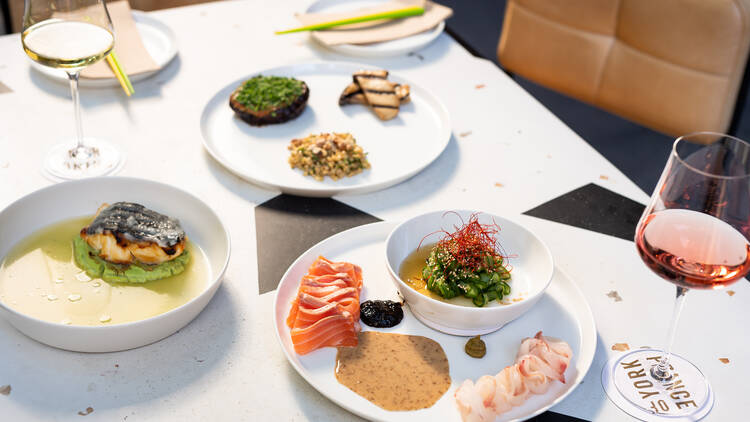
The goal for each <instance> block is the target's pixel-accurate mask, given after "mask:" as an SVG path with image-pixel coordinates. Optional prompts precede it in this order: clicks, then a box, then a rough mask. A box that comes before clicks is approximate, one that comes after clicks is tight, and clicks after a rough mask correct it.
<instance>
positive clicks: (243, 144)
mask: <svg viewBox="0 0 750 422" xmlns="http://www.w3.org/2000/svg"><path fill="white" fill-rule="evenodd" d="M368 68H372V66H366V65H360V64H355V63H341V62H331V63H307V64H297V65H289V66H281V67H276V68H272V69H263V70H260V71H258V72H253V73H251V74H248V75H247V76H245V77H243V78H242V79H239V80H236V81H234V82H232V83H230V84H229V85H227V86H225V87H224V88H222V89H221V90H219V92H218V93H216V95H214V96H213V98H211V99H210V100H209V102H208V104H207V105H206V107H205V108H204V110H203V115H202V116H201V132H202V134H203V145H204V146H205V147H206V149H207V150H208V152H209V153H210V154H211V155H212V156H213V157H214V158H215V159H216V160H217V161H218V162H219V163H221V164H222V165H224V166H225V167H226V168H228V169H229V170H231V171H232V172H234V173H236V174H237V175H238V176H240V177H242V178H244V179H246V180H248V181H250V182H253V183H256V184H258V185H260V186H264V187H267V188H270V189H275V190H281V191H282V192H284V193H290V194H294V195H302V196H317V197H326V196H333V195H338V194H342V193H363V192H369V191H374V190H377V189H382V188H385V187H387V186H391V185H394V184H396V183H399V182H401V181H402V180H405V179H407V178H409V177H411V176H413V175H414V174H416V173H417V172H419V171H420V170H422V169H423V168H425V167H426V166H427V165H428V164H430V163H431V162H432V161H433V160H435V159H436V158H437V157H438V156H439V155H440V154H441V153H442V152H443V150H444V149H445V147H446V146H447V145H448V142H449V141H450V137H451V125H450V118H449V116H448V111H447V109H446V108H445V106H444V105H443V104H442V103H441V102H440V100H438V99H437V98H436V97H435V96H434V95H433V94H431V93H430V92H428V91H427V90H425V89H424V88H422V87H421V86H419V85H417V84H415V83H413V82H410V81H408V80H406V79H404V78H402V77H400V76H398V75H394V74H391V75H389V77H388V79H389V80H390V81H393V82H397V83H400V84H409V85H410V86H411V95H410V96H411V101H410V102H409V103H406V104H404V105H403V106H402V107H401V111H400V112H399V114H398V116H397V117H396V118H394V119H392V120H389V121H386V122H383V121H381V120H380V119H378V118H377V117H376V116H375V114H374V113H373V112H372V111H371V110H370V109H369V108H368V107H367V106H364V105H358V104H352V105H347V106H343V107H342V106H339V104H338V100H339V95H340V94H341V91H343V89H344V88H345V87H346V86H347V85H348V84H349V83H350V82H351V81H352V73H353V72H355V71H357V70H359V69H368ZM259 74H260V75H268V76H292V77H295V78H297V79H299V80H303V81H305V82H306V83H307V85H308V86H309V87H310V99H309V100H308V103H307V107H306V108H305V110H304V111H303V112H302V114H301V115H300V116H299V117H297V118H296V119H293V120H290V121H288V122H285V123H280V124H273V125H266V126H262V127H256V126H250V125H249V124H247V123H245V122H244V121H243V120H241V119H240V118H238V117H236V116H235V114H234V112H233V111H232V109H231V108H230V107H229V95H230V94H231V93H232V91H234V90H235V89H236V88H237V87H238V86H240V84H242V82H244V81H245V80H247V79H249V78H251V77H253V76H256V75H259ZM322 132H349V133H351V134H352V135H353V136H354V138H355V139H356V140H357V144H358V145H361V146H362V149H363V150H364V151H365V152H366V153H367V159H368V161H369V162H370V164H371V166H372V167H371V168H370V169H368V170H365V171H363V172H362V173H360V174H358V175H355V176H353V177H344V178H342V179H339V180H332V179H331V178H329V177H326V178H325V179H324V180H323V181H318V180H315V179H314V178H312V177H310V176H305V175H304V174H303V173H302V171H301V170H299V169H292V168H291V167H290V166H289V163H288V159H289V151H288V150H287V146H288V145H289V141H291V140H292V139H294V138H302V137H305V136H307V135H310V134H318V133H322Z"/></svg>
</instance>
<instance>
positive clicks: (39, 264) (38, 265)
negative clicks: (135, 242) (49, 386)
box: [0, 217, 210, 326]
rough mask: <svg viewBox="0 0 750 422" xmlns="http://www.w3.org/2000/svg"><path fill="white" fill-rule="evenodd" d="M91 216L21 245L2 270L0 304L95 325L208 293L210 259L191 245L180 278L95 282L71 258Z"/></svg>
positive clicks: (144, 314)
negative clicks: (140, 282)
mask: <svg viewBox="0 0 750 422" xmlns="http://www.w3.org/2000/svg"><path fill="white" fill-rule="evenodd" d="M92 218H93V217H80V218H74V219H70V220H66V221H63V222H60V223H56V224H53V225H51V226H48V227H46V228H43V229H41V230H39V231H37V232H35V233H34V234H32V235H31V236H29V237H27V238H26V239H24V240H22V241H21V242H19V243H18V244H17V245H16V246H15V247H14V248H13V249H12V250H11V251H10V253H9V254H8V255H7V256H6V257H5V259H4V260H3V262H2V265H1V266H0V301H1V302H3V303H4V304H5V305H6V306H8V307H10V308H12V309H14V310H16V311H18V312H21V313H23V314H25V315H29V316H32V317H35V318H39V319H42V320H45V321H50V322H57V323H62V324H73V325H88V326H97V325H109V324H119V323H125V322H131V321H139V320H143V319H146V318H150V317H153V316H156V315H159V314H163V313H164V312H167V311H170V310H172V309H174V308H177V307H179V306H181V305H183V304H185V303H187V302H189V301H190V300H191V299H193V298H194V297H196V296H198V295H199V294H200V293H201V292H202V291H203V290H204V289H205V287H206V285H207V283H208V280H209V275H210V269H209V265H208V261H207V258H206V256H205V254H204V253H203V251H202V250H201V249H200V248H199V247H198V246H197V245H195V244H193V243H192V242H189V241H188V243H187V250H188V251H189V252H190V254H191V259H190V263H189V264H188V267H187V269H185V271H184V272H182V273H180V274H178V275H176V276H172V277H168V278H164V279H161V280H156V281H150V282H147V283H143V284H128V283H109V282H106V281H104V280H101V279H96V278H95V279H91V278H90V277H88V276H87V275H86V273H85V272H84V271H82V270H81V269H80V268H78V266H77V265H76V264H75V261H74V260H73V243H72V239H73V238H74V237H75V236H78V233H79V232H80V230H81V228H83V227H85V226H86V225H88V223H89V222H90V221H91V219H92Z"/></svg>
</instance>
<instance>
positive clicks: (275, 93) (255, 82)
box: [235, 75, 304, 111]
mask: <svg viewBox="0 0 750 422" xmlns="http://www.w3.org/2000/svg"><path fill="white" fill-rule="evenodd" d="M303 91H304V88H303V85H302V81H298V80H296V79H293V78H284V77H280V76H262V75H258V76H256V77H254V78H252V79H249V80H247V81H245V83H244V84H242V88H241V89H240V91H239V92H238V93H237V96H236V97H235V100H236V101H237V102H239V103H240V104H242V105H244V106H245V107H247V108H249V109H251V110H253V111H260V110H268V109H272V108H282V107H286V106H288V105H289V104H291V103H293V102H294V100H296V99H297V98H299V96H300V95H302V92H303Z"/></svg>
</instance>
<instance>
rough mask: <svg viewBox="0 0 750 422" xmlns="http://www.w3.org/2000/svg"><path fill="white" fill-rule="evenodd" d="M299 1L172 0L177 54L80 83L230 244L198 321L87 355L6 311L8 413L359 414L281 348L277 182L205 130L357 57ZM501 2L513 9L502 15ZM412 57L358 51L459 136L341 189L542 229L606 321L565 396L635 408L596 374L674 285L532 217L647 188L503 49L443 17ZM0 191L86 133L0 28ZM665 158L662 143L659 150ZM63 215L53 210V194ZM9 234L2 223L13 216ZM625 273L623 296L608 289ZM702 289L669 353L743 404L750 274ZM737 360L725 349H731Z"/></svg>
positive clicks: (35, 173) (382, 211)
mask: <svg viewBox="0 0 750 422" xmlns="http://www.w3.org/2000/svg"><path fill="white" fill-rule="evenodd" d="M306 3H307V2H306V1H304V0H294V1H273V2H270V1H260V0H248V1H228V2H218V3H209V4H204V5H198V6H191V7H186V8H178V9H171V10H164V11H159V12H153V13H151V16H153V17H155V18H157V19H159V20H161V21H163V22H164V23H165V24H167V25H168V26H169V27H171V28H172V29H173V30H174V32H175V33H176V35H177V40H178V42H179V56H178V58H177V59H176V60H175V61H174V62H172V63H171V64H170V65H169V66H168V67H167V68H166V69H164V70H163V71H162V72H161V73H159V74H157V75H156V76H154V77H153V78H151V79H148V80H146V81H143V82H141V83H138V84H137V85H136V87H135V88H136V91H137V92H136V95H135V96H134V97H132V98H130V99H126V98H124V96H123V94H122V92H121V90H120V88H119V87H118V88H104V89H83V91H82V104H83V109H84V111H83V112H84V129H85V131H86V132H87V134H90V135H93V136H101V137H107V138H108V139H110V140H111V141H113V142H114V143H116V144H117V145H118V146H119V147H120V148H121V150H123V151H124V152H125V153H126V154H127V163H126V165H125V167H124V169H123V170H122V172H121V173H120V174H121V175H126V176H134V177H143V178H149V179H153V180H157V181H161V182H165V183H169V184H172V185H175V186H177V187H180V188H183V189H185V190H188V191H190V192H192V193H194V194H197V195H199V196H200V197H202V198H204V199H205V200H206V201H207V202H208V203H209V205H211V206H212V207H213V208H214V209H215V210H216V211H217V212H218V214H219V216H220V217H221V218H222V219H223V221H224V222H225V224H226V226H227V227H228V229H229V231H230V233H231V237H232V244H233V251H232V252H233V256H232V260H231V262H230V265H229V268H228V271H227V273H226V278H225V280H224V284H223V286H222V287H221V288H220V289H219V291H218V293H217V294H216V296H215V297H214V299H213V300H212V301H211V303H210V304H209V305H208V307H207V308H206V309H205V311H204V312H203V313H201V314H200V315H199V316H198V317H197V318H196V319H195V320H194V321H193V322H192V323H190V324H189V325H188V326H187V327H185V328H183V329H182V330H180V331H179V332H178V333H176V334H174V335H172V336H171V337H168V338H166V339H164V340H162V341H160V342H157V343H155V344H153V345H150V346H146V347H142V348H139V349H136V350H130V351H125V352H118V353H105V354H81V353H71V352H66V351H62V350H57V349H53V348H50V347H47V346H44V345H42V344H39V343H37V342H35V341H33V340H31V339H29V338H27V337H25V336H24V335H22V334H20V333H19V332H17V331H16V330H15V329H13V328H12V327H11V326H10V325H8V324H7V323H6V322H5V321H0V385H10V386H11V388H12V390H11V392H10V394H9V395H7V396H6V395H0V420H2V421H20V420H31V421H37V420H38V421H50V420H79V418H81V416H79V415H78V412H79V411H83V410H85V409H86V408H88V407H91V408H93V410H94V411H93V412H92V413H91V414H89V415H88V416H86V418H87V419H86V420H87V421H114V420H121V421H122V420H126V419H127V420H159V421H172V420H173V421H183V420H207V421H209V420H210V421H213V420H279V421H287V420H300V421H304V420H316V421H337V420H340V421H344V420H353V419H356V416H354V415H352V414H350V413H348V412H347V411H345V410H343V409H341V408H339V407H337V406H336V405H335V404H333V403H332V402H331V401H329V400H328V399H326V398H325V397H323V396H322V395H320V394H319V393H318V392H316V391H315V390H314V389H313V388H312V387H311V386H309V385H308V384H307V383H306V382H305V381H304V380H303V379H302V378H301V377H300V376H299V375H297V373H296V372H295V371H294V369H293V368H292V367H291V366H290V365H289V364H288V363H287V361H286V359H285V357H284V355H283V353H282V351H281V348H280V346H279V344H278V343H277V341H276V338H275V335H274V333H273V328H272V316H271V311H272V303H273V300H274V294H273V293H266V294H263V295H259V294H258V276H257V258H256V239H255V231H254V212H253V210H254V207H255V206H256V205H258V204H260V203H262V202H264V201H266V200H268V199H270V198H272V197H274V196H276V195H277V194H278V192H273V191H268V190H264V189H262V188H259V187H256V186H253V185H252V184H249V183H247V182H245V181H242V180H241V179H239V178H237V177H235V176H234V175H232V174H231V173H229V172H228V171H226V170H225V169H224V168H223V167H221V166H220V165H219V164H217V163H216V162H215V161H213V160H212V159H211V158H210V157H209V155H208V154H207V153H206V151H204V149H203V147H202V145H201V134H200V130H199V116H200V113H201V111H202V109H203V107H204V105H205V103H206V102H207V100H208V99H209V98H210V97H211V96H212V95H213V94H214V93H215V92H216V91H217V90H218V89H220V88H221V87H223V86H224V85H225V84H226V83H228V81H233V80H236V79H238V78H240V77H242V76H244V75H248V74H251V73H253V72H254V71H257V70H260V69H263V68H266V67H271V66H277V65H282V64H288V63H299V62H306V61H319V60H346V61H360V62H363V60H360V59H353V58H348V57H343V56H339V55H335V54H332V53H330V52H327V51H325V50H323V49H322V48H320V47H317V46H315V45H314V44H312V43H311V42H310V41H309V40H308V35H306V34H295V35H289V36H284V37H280V36H274V35H273V34H272V30H273V29H279V28H283V27H287V26H290V25H292V24H294V19H293V17H292V16H293V13H294V12H296V11H301V10H304V8H305V6H306ZM498 19H500V18H499V17H498ZM419 55H420V56H421V58H420V57H417V56H415V55H411V56H406V55H405V56H401V57H395V58H388V59H379V60H369V61H364V62H365V63H369V64H372V65H377V66H381V67H383V68H387V69H390V70H392V71H393V72H397V73H399V74H402V75H404V76H405V77H408V78H409V79H412V80H415V81H419V83H420V84H422V86H424V87H425V88H427V89H429V90H431V91H432V92H434V93H435V95H437V96H438V97H439V98H441V99H442V101H443V102H444V103H445V104H446V106H447V107H448V110H449V112H450V114H451V119H452V125H453V133H454V136H453V139H452V140H451V142H450V144H449V146H448V148H447V150H446V151H445V152H444V153H443V154H442V155H441V156H440V157H439V158H438V159H437V161H436V162H434V163H433V164H432V165H430V166H429V167H428V168H427V169H425V170H424V171H423V172H422V173H420V174H418V175H417V176H415V177H414V178H412V179H410V180H408V181H406V182H404V183H401V184H399V185H397V186H394V187H391V188H389V189H386V190H383V191H380V192H376V193H372V194H366V195H360V196H342V197H337V198H336V199H338V200H339V201H342V202H344V203H346V204H349V205H351V206H353V207H356V208H358V209H361V210H363V211H365V212H367V213H370V214H372V215H374V216H376V217H379V218H381V219H384V220H399V219H404V218H407V217H410V216H412V215H415V214H417V213H422V212H426V211H429V210H433V209H442V208H451V207H455V206H456V204H461V207H462V208H476V209H483V210H486V211H489V212H493V213H496V214H501V215H505V216H508V217H509V218H511V219H514V220H516V221H518V222H521V223H522V224H524V225H526V226H528V227H529V228H531V229H532V230H534V231H535V232H536V233H537V234H539V235H540V237H541V238H542V239H543V240H544V241H545V242H547V244H548V245H549V247H550V249H551V251H552V253H553V256H554V258H555V262H556V265H557V266H558V267H559V268H560V269H562V270H563V271H564V272H566V273H567V274H568V275H569V276H570V277H571V278H572V279H573V280H574V281H575V282H576V283H578V285H579V286H580V287H581V289H582V290H583V292H584V294H585V296H586V298H587V300H588V301H589V303H590V305H591V308H592V310H593V312H594V315H595V318H596V325H597V329H598V334H599V344H598V347H597V354H596V357H595V359H594V363H593V364H592V367H591V370H590V371H589V373H588V375H587V376H586V378H585V380H584V383H583V384H582V385H580V386H579V387H578V389H577V390H576V391H575V392H573V394H571V395H570V396H569V397H568V398H567V399H566V400H565V401H563V402H562V403H561V404H559V405H557V406H556V407H554V408H553V409H552V410H553V411H555V412H559V413H563V414H568V415H574V416H577V417H580V418H584V419H588V420H597V421H614V420H630V417H629V416H627V415H625V414H624V413H622V412H621V411H620V410H619V409H618V408H617V407H615V406H614V405H613V404H612V403H611V402H609V400H608V399H607V398H606V396H605V394H604V392H603V390H602V387H601V383H600V372H601V368H602V366H603V364H604V362H605V361H606V360H607V358H608V357H609V356H613V354H614V353H616V352H613V351H612V350H611V349H610V347H611V346H612V345H613V344H614V343H619V342H626V343H629V344H630V345H631V347H640V346H644V345H650V346H660V345H661V342H662V341H663V339H664V337H665V335H666V328H667V324H668V318H669V316H670V314H671V306H672V298H673V290H674V287H673V286H672V285H670V284H669V283H665V282H663V281H660V280H659V279H658V278H657V277H656V276H655V275H653V274H652V273H651V272H650V271H649V270H648V269H647V268H646V267H645V265H643V264H642V262H641V261H640V259H639V258H638V256H637V254H636V252H635V248H634V246H633V243H632V242H630V241H627V240H622V239H619V238H616V237H612V236H607V235H603V234H599V233H596V232H593V231H588V230H583V229H578V228H575V227H571V226H567V225H562V224H559V223H554V222H550V221H546V220H542V219H538V218H534V217H529V216H526V215H522V214H521V213H522V212H524V211H527V210H529V209H531V208H533V207H535V206H537V205H540V204H542V203H544V202H546V201H549V200H550V199H553V198H555V197H557V196H559V195H562V194H564V193H566V192H569V191H571V190H573V189H576V188H578V187H580V186H583V185H586V184H588V183H596V184H598V185H600V186H603V187H605V188H607V189H609V190H611V191H614V192H617V193H619V194H621V195H624V196H626V197H629V198H631V199H633V200H636V201H639V202H642V203H645V202H646V201H647V199H648V197H647V195H646V194H645V193H644V192H642V191H640V190H639V189H638V188H637V187H636V186H635V185H634V184H633V183H632V182H631V181H630V180H628V179H627V178H626V177H625V176H624V175H623V174H622V173H621V172H619V171H618V170H617V169H616V168H615V167H614V166H613V165H612V164H610V163H609V162H608V161H606V160H605V159H604V158H603V157H602V156H601V155H599V154H598V153H597V152H596V151H595V150H593V149H592V148H591V147H590V146H589V145H588V144H587V143H586V142H584V141H583V140H582V139H581V138H580V137H578V135H576V134H575V133H574V132H573V131H572V130H570V129H569V128H568V127H566V126H565V125H564V124H563V123H562V122H560V121H559V120H558V119H557V118H556V117H555V116H554V115H552V114H551V113H550V112H549V111H548V110H546V109H545V108H544V106H542V105H541V104H540V103H538V102H537V101H536V100H535V99H534V98H533V97H531V96H530V95H529V94H528V93H526V92H525V91H524V90H523V89H522V88H520V87H519V86H518V85H517V84H516V83H515V82H514V81H513V80H512V79H510V78H509V77H508V76H507V75H505V74H504V73H503V72H502V71H500V70H499V69H498V68H497V67H496V66H495V65H493V64H492V63H490V62H488V61H486V60H482V59H478V58H475V57H473V56H471V55H470V54H469V53H468V52H467V51H466V50H465V49H464V48H462V47H461V46H460V45H459V44H458V43H457V42H455V41H454V40H453V39H451V37H450V36H448V35H447V34H443V35H442V36H440V38H439V39H438V40H437V41H436V42H434V43H433V44H432V45H430V46H429V47H427V48H425V49H423V50H421V51H419ZM0 81H2V82H3V83H4V84H5V85H7V86H8V87H10V88H11V89H12V90H13V92H11V93H5V94H0V208H3V207H5V206H6V205H8V204H9V203H11V202H12V201H14V200H16V199H18V198H20V197H21V196H23V195H26V194H28V193H30V192H32V191H34V190H36V189H38V188H40V187H43V186H47V185H49V184H50V183H51V182H49V181H48V180H46V179H45V178H44V177H43V176H42V174H41V173H40V164H41V160H42V157H43V156H44V154H45V152H46V151H47V150H48V149H49V148H50V147H51V146H52V145H53V144H54V143H55V142H56V141H57V140H58V139H59V137H61V136H63V135H67V134H70V133H72V131H73V124H72V110H71V103H70V98H69V91H68V87H67V86H65V85H62V84H60V83H58V82H54V81H50V80H49V79H47V78H46V77H44V76H42V75H40V74H39V73H37V72H35V71H34V70H32V69H31V68H30V66H29V63H28V60H27V58H26V56H25V54H24V52H23V50H22V48H21V43H20V39H19V36H18V34H15V35H7V36H3V37H0ZM665 160H666V157H665ZM50 212H54V208H53V207H51V209H50ZM0 236H2V227H0ZM611 290H617V291H618V292H619V294H620V296H621V297H622V299H623V300H622V301H619V302H615V301H614V300H613V299H611V298H610V297H608V296H607V295H606V293H607V292H609V291H611ZM732 290H734V291H735V292H736V294H735V295H734V296H729V295H728V294H726V293H725V292H696V293H692V294H691V295H690V297H689V299H688V306H687V308H686V310H685V312H684V313H683V317H682V320H681V323H680V329H679V332H678V336H677V342H676V345H675V350H676V351H678V352H679V353H680V354H682V355H683V356H686V357H687V358H689V359H690V360H691V361H693V362H694V363H696V364H697V365H698V366H699V367H700V368H701V369H702V370H704V371H705V372H706V373H707V374H708V375H709V377H710V380H711V382H712V385H713V387H714V389H715V392H716V396H717V399H716V404H715V408H714V410H713V412H712V413H711V414H710V415H709V417H708V418H707V420H714V421H727V420H739V419H741V418H744V416H745V411H746V404H745V400H746V399H745V397H744V396H745V394H744V392H745V384H744V381H745V380H744V377H743V375H747V374H750V336H748V335H747V329H746V324H747V321H750V306H748V305H749V304H750V299H748V297H750V285H749V284H748V283H747V282H746V281H745V280H741V281H740V282H738V283H736V284H735V285H734V286H732ZM720 357H721V358H724V357H725V358H729V360H730V363H729V364H724V363H722V362H720V361H719V358H720Z"/></svg>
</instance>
